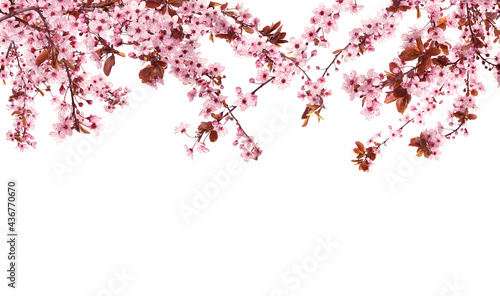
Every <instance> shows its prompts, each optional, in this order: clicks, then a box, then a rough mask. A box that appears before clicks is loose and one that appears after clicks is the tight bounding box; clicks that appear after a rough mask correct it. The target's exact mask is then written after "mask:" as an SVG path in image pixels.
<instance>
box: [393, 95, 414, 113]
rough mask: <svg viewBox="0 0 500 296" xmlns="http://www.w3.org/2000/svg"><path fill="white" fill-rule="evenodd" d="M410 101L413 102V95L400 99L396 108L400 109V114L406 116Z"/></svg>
mask: <svg viewBox="0 0 500 296" xmlns="http://www.w3.org/2000/svg"><path fill="white" fill-rule="evenodd" d="M410 101H411V95H406V96H405V97H404V98H399V99H398V100H397V101H396V108H397V109H398V112H399V113H401V114H404V113H405V111H406V108H408V104H410Z"/></svg>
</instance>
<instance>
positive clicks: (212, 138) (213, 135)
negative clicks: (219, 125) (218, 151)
mask: <svg viewBox="0 0 500 296" xmlns="http://www.w3.org/2000/svg"><path fill="white" fill-rule="evenodd" d="M218 138H219V135H218V134H217V132H216V131H211V132H210V142H212V143H213V142H215V141H217V139H218Z"/></svg>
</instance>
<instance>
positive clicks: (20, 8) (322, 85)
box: [0, 0, 500, 171]
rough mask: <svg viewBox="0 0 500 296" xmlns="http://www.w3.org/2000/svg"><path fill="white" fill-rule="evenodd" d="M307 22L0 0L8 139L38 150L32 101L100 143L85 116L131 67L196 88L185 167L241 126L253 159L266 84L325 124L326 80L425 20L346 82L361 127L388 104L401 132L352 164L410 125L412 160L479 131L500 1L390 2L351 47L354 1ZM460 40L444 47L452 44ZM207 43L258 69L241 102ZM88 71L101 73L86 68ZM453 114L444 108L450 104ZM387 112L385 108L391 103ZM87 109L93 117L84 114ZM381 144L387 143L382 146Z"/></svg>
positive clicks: (225, 9) (129, 3) (200, 9)
mask: <svg viewBox="0 0 500 296" xmlns="http://www.w3.org/2000/svg"><path fill="white" fill-rule="evenodd" d="M330 2H331V3H329V4H328V5H325V4H322V5H320V6H319V7H317V8H315V9H314V11H313V12H312V14H311V15H310V16H308V17H306V18H305V19H306V21H307V22H308V24H307V26H306V27H305V28H304V31H303V33H302V34H301V35H300V36H294V37H289V36H287V34H286V32H284V31H283V24H282V23H281V22H280V21H278V22H275V23H271V24H261V20H260V19H259V18H258V17H255V16H253V15H252V14H251V12H250V11H249V10H248V9H245V8H244V6H243V5H242V4H230V3H229V4H228V3H225V4H222V3H216V2H212V1H209V0H54V1H49V0H38V1H35V0H0V46H1V47H2V48H3V49H4V50H3V51H2V52H0V78H1V79H3V82H4V83H7V82H6V81H8V82H9V84H10V85H12V95H11V96H10V97H9V99H8V104H7V107H8V109H9V111H11V112H12V116H13V119H14V128H13V129H11V130H9V131H8V132H7V140H10V141H13V142H15V143H16V144H17V147H18V148H19V149H20V150H21V151H22V150H24V149H26V148H28V147H30V146H31V147H36V142H35V141H34V137H33V135H32V134H31V133H32V130H33V128H34V126H35V120H36V118H37V115H38V113H37V112H36V110H35V105H34V100H35V98H36V97H37V96H45V95H49V96H50V97H51V103H52V105H53V106H54V107H55V108H56V109H57V111H58V115H57V122H56V123H54V124H53V131H52V132H51V133H50V135H51V136H53V137H54V138H55V139H56V140H57V141H62V140H64V139H66V138H67V137H68V136H71V135H72V134H73V132H74V131H76V132H80V133H87V134H88V133H95V134H99V132H100V130H101V129H102V124H101V118H100V117H99V116H98V115H95V114H89V113H87V111H86V110H85V109H86V108H85V107H86V106H88V105H92V104H94V103H96V102H97V103H100V104H103V106H104V110H105V111H106V112H113V110H115V109H116V108H118V107H122V108H123V107H125V106H126V105H127V104H128V101H127V95H128V93H129V92H130V89H128V88H126V87H125V88H122V87H118V88H114V87H113V85H112V84H111V83H110V82H109V81H108V80H107V78H106V77H107V76H109V75H110V74H111V73H112V71H113V67H114V66H115V64H116V63H120V62H122V60H124V59H132V60H137V62H138V63H141V64H142V69H141V70H140V72H139V73H137V75H138V76H137V77H138V79H140V80H141V82H142V83H144V84H147V85H149V86H151V87H154V88H157V87H158V86H159V85H162V84H163V82H164V79H165V78H166V76H167V75H169V74H170V75H172V76H174V77H176V78H177V79H178V80H179V81H181V82H182V83H183V84H184V85H189V86H190V91H189V92H188V93H187V97H188V99H189V101H193V100H199V101H201V102H202V108H201V110H200V117H202V118H203V119H202V120H203V121H201V122H200V123H199V124H197V125H195V127H194V128H193V129H191V125H190V124H188V123H181V124H180V125H179V126H178V127H176V128H175V133H180V134H184V135H186V136H188V137H189V138H191V139H192V140H193V143H192V145H185V149H186V152H187V154H188V156H190V157H193V155H194V153H205V152H208V151H209V148H208V147H207V146H208V144H209V143H208V142H207V141H209V142H216V141H217V140H218V138H219V137H224V136H226V135H227V134H228V133H229V129H228V127H229V126H228V124H230V123H232V124H234V125H235V131H236V135H235V140H234V142H233V145H234V146H237V147H238V148H239V149H240V150H241V156H242V157H243V158H244V159H245V160H246V161H248V160H252V159H254V160H257V159H258V157H259V156H260V155H261V154H262V150H261V149H260V148H259V145H258V143H257V142H256V141H255V138H254V137H253V136H251V135H250V134H249V133H247V131H246V130H245V129H244V128H243V125H242V123H241V122H240V121H239V120H238V119H237V117H236V116H235V113H236V112H237V111H239V112H244V111H245V110H247V109H248V108H253V107H255V106H256V105H257V104H258V99H259V97H258V92H259V90H260V89H262V88H263V87H266V86H272V85H274V86H276V87H278V88H287V87H290V85H291V83H292V81H293V80H294V79H296V80H299V81H301V82H300V84H301V85H300V86H299V87H298V88H297V90H298V94H297V96H298V98H299V99H301V100H303V101H304V102H305V110H304V112H303V114H302V119H303V120H304V121H303V126H307V125H308V123H309V120H310V119H311V117H315V118H317V119H318V120H322V119H323V117H322V116H324V115H321V112H322V111H323V109H326V103H328V101H329V98H330V97H331V96H332V94H333V92H334V90H332V89H330V88H329V87H328V85H329V79H330V76H331V75H330V74H331V73H330V72H331V71H332V70H333V71H335V72H336V71H339V70H340V68H341V65H342V64H343V63H346V62H349V61H351V60H354V59H356V58H357V57H360V56H361V55H363V54H365V53H368V52H374V51H375V50H376V45H377V43H379V42H381V41H384V40H387V39H389V38H394V37H397V36H396V35H397V34H396V33H397V32H396V31H397V28H398V25H399V24H400V23H401V21H402V19H403V17H404V16H412V17H413V18H415V17H416V18H427V19H428V22H427V24H426V25H425V26H423V27H414V28H412V29H411V30H410V31H409V32H406V33H404V34H403V35H402V36H401V38H402V46H401V50H400V52H399V55H398V56H397V57H394V59H393V60H391V61H390V62H389V63H388V66H387V68H386V69H378V70H377V69H372V70H370V71H368V72H367V73H356V72H355V71H352V72H351V73H343V76H339V77H338V78H339V79H343V86H342V89H343V91H345V92H347V94H348V95H349V96H350V98H351V100H359V102H360V105H361V114H362V115H364V116H365V117H366V118H367V119H371V118H373V117H374V116H379V115H380V109H381V108H382V107H383V106H385V105H395V106H396V108H395V109H396V111H397V112H399V113H400V114H401V118H400V121H401V122H402V126H401V127H400V128H397V129H396V128H392V126H389V128H388V130H387V131H386V132H380V133H377V134H375V135H374V136H373V137H372V138H371V139H369V140H368V141H367V142H365V143H362V142H359V141H358V142H356V148H355V149H354V152H355V154H356V155H357V156H356V158H355V159H354V160H353V162H354V164H355V165H357V166H359V169H360V170H362V171H369V169H370V167H371V166H372V165H373V162H374V160H375V159H376V157H377V155H379V154H380V152H381V150H382V148H383V146H385V145H387V143H388V141H389V140H392V139H396V138H401V137H402V136H403V134H402V131H403V129H404V128H405V127H406V126H408V125H410V124H413V125H417V126H421V127H422V129H423V130H422V132H421V133H420V135H419V136H416V137H413V138H411V139H410V141H409V146H412V147H415V148H416V153H417V155H418V156H424V157H427V158H437V157H438V156H439V154H440V147H441V146H442V145H443V144H444V142H445V141H446V140H448V139H452V138H454V137H455V136H456V135H458V134H460V133H461V134H465V135H467V133H468V131H467V124H468V121H470V120H475V119H476V118H477V116H476V115H475V114H474V113H473V112H475V111H476V110H477V106H476V97H477V96H478V95H479V93H480V92H481V91H484V85H483V84H482V83H481V82H480V81H479V78H478V74H479V69H480V68H481V67H484V68H486V69H488V70H489V71H491V73H492V75H494V76H495V78H496V79H497V80H500V78H499V77H500V74H499V70H500V66H499V59H500V55H499V54H498V52H494V45H495V44H496V43H497V42H498V41H499V37H500V29H498V28H497V25H496V20H497V19H498V18H499V17H500V14H499V12H500V4H499V2H498V1H494V0H462V1H458V0H406V1H404V0H392V1H389V2H388V5H387V7H385V8H384V9H382V10H381V11H380V12H378V14H377V15H376V16H375V17H373V18H371V19H366V20H361V21H360V26H359V27H358V28H355V29H353V30H352V31H351V32H350V33H349V37H350V38H349V41H348V42H347V43H346V44H333V39H332V37H331V34H332V32H334V31H337V30H338V27H339V25H340V23H339V22H340V21H341V20H340V17H341V15H344V14H354V15H355V14H357V13H358V11H360V10H361V9H362V8H363V6H362V5H360V4H359V3H357V1H356V0H331V1H330ZM455 35H458V36H459V38H457V37H450V36H455ZM203 39H207V40H210V41H212V42H217V43H218V45H219V46H225V45H227V46H230V47H231V48H232V50H233V51H234V53H235V55H237V56H242V57H250V58H251V59H253V60H254V61H255V67H256V70H255V73H254V75H252V77H250V78H249V83H250V84H252V85H254V86H253V87H252V88H250V90H249V91H243V89H245V88H248V85H247V86H244V85H241V86H239V87H237V88H236V91H235V92H234V93H231V92H228V91H227V90H225V89H224V79H225V78H226V73H225V68H224V65H222V64H220V63H209V62H208V61H207V59H206V58H205V57H204V56H203V52H202V51H201V49H200V46H201V41H202V40H203ZM330 47H334V48H339V49H337V50H335V51H333V54H332V57H331V61H330V63H329V64H328V65H325V67H324V68H321V67H319V66H317V67H312V66H311V64H312V62H313V61H315V57H317V56H318V48H330ZM88 63H92V64H93V65H94V66H95V67H97V68H98V69H101V71H102V74H99V75H95V74H91V73H88V72H86V71H85V70H84V68H83V66H84V65H86V64H88ZM449 102H451V104H445V103H449ZM447 105H450V106H452V107H451V108H448V107H443V108H448V109H449V110H448V112H449V116H448V119H447V120H446V122H443V123H438V124H437V126H431V127H428V126H427V125H426V120H427V119H428V118H429V117H430V115H432V113H433V112H434V111H435V110H436V109H437V108H439V107H440V106H447ZM388 107H390V106H388ZM87 109H88V108H87ZM383 135H385V136H384V137H383Z"/></svg>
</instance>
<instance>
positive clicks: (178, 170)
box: [0, 0, 500, 296]
mask: <svg viewBox="0 0 500 296" xmlns="http://www.w3.org/2000/svg"><path fill="white" fill-rule="evenodd" d="M374 2H375V1H374ZM376 2H379V1H376ZM386 2H387V1H380V2H379V3H368V4H367V1H359V2H358V3H360V4H363V5H366V6H367V7H366V9H365V11H363V13H361V14H360V16H371V15H373V12H374V11H375V10H374V8H375V7H379V8H380V7H383V6H385V4H387V3H386ZM245 3H246V4H245V6H246V7H248V8H250V9H251V11H252V12H253V14H254V15H258V16H259V17H260V18H261V19H262V22H263V23H264V24H270V23H272V22H276V21H278V20H281V21H282V22H283V24H284V31H286V32H288V33H289V36H297V35H299V34H301V33H302V30H303V27H304V26H305V25H307V24H308V20H309V17H310V16H312V9H313V8H314V7H316V6H317V5H318V4H319V1H309V2H306V1H302V2H300V4H299V3H297V4H293V5H292V4H291V3H290V2H289V1H264V0H252V1H246V2H245ZM341 20H342V18H341ZM408 20H409V22H408V24H410V23H412V22H413V21H414V20H415V16H414V14H413V13H411V14H408ZM345 21H346V23H344V22H340V23H341V24H343V25H341V30H340V31H339V32H338V33H336V34H335V35H333V36H334V38H331V39H330V40H331V41H332V43H333V44H332V48H331V49H330V50H328V51H325V52H324V53H326V56H323V58H322V59H318V60H317V61H316V62H315V63H313V66H315V65H317V64H318V65H321V66H323V67H324V66H325V65H327V64H328V61H329V59H331V58H332V55H331V51H333V50H335V49H337V48H341V47H344V46H345V44H346V41H347V33H348V31H349V29H351V28H353V27H357V26H359V23H358V22H357V20H356V18H346V19H345ZM404 28H406V26H405V27H403V29H404ZM401 32H403V30H402V31H401ZM207 38H208V37H207ZM377 46H378V47H377V49H378V52H379V53H378V54H374V53H370V54H367V55H366V56H364V57H362V58H361V59H359V60H357V61H356V62H354V63H350V64H346V65H345V66H344V65H343V66H342V67H341V70H342V71H349V70H350V69H357V70H358V71H360V72H363V70H366V69H369V68H372V67H373V68H375V69H377V70H379V71H381V70H385V69H386V68H387V65H388V63H389V62H390V60H391V57H392V56H395V55H396V54H397V52H398V50H399V41H397V40H395V41H389V42H387V43H384V44H378V45H377ZM204 48H205V52H206V53H207V54H206V56H207V57H208V58H210V61H213V62H215V61H219V62H221V63H222V64H223V65H224V66H226V75H228V79H227V81H226V95H230V96H232V97H233V98H234V95H235V93H234V88H235V87H236V86H237V85H240V86H242V87H243V89H244V91H251V90H252V89H253V88H252V85H250V84H248V82H247V81H248V79H249V78H250V77H252V76H253V73H255V70H254V68H253V60H251V59H242V58H236V57H234V56H233V55H232V52H231V50H230V48H229V46H227V45H226V44H225V42H224V41H222V40H216V43H215V44H213V45H212V44H209V43H208V42H206V44H204ZM139 69H140V65H138V64H136V63H133V62H131V61H128V60H125V59H118V60H117V66H116V67H115V68H114V69H113V71H112V74H111V79H112V80H113V82H114V84H115V85H116V86H119V85H128V86H129V87H131V88H132V90H133V94H132V99H131V104H132V105H131V106H130V108H129V109H128V110H125V111H121V110H118V112H116V114H113V115H106V117H107V120H108V122H109V127H108V129H107V130H106V131H105V132H104V133H103V134H102V135H101V136H100V137H94V136H86V135H81V134H76V135H74V136H73V137H72V138H71V139H70V140H68V141H66V142H64V143H62V144H57V143H55V141H54V140H53V139H51V138H50V136H49V135H48V133H49V132H50V130H51V124H52V123H53V122H55V121H56V116H55V113H54V112H53V111H51V107H50V106H49V102H48V98H47V97H46V98H43V99H42V98H40V99H39V100H38V101H37V108H38V109H39V110H40V113H41V114H40V117H39V120H38V122H37V129H36V131H35V133H34V134H35V136H36V137H37V140H38V142H39V144H38V145H39V147H38V149H36V150H31V151H28V152H24V153H20V152H18V151H17V150H15V149H14V146H13V144H12V143H10V142H7V141H5V140H2V141H0V152H1V153H0V155H1V156H0V159H1V160H0V164H1V170H0V180H1V182H2V184H3V185H2V186H4V188H5V187H6V183H7V180H8V179H11V178H13V179H17V181H18V188H19V192H18V194H19V196H18V198H19V201H18V207H19V209H18V212H19V225H18V230H19V234H20V237H19V240H20V243H19V249H18V252H19V265H20V267H19V274H18V276H19V278H18V281H19V282H18V285H19V288H18V289H16V290H15V291H14V290H13V289H7V288H6V279H5V277H6V276H4V274H6V272H4V270H5V269H6V264H7V260H6V257H7V256H6V254H7V248H6V244H5V234H6V231H7V229H6V224H7V223H6V203H7V200H6V195H5V194H4V195H3V196H4V197H3V198H2V201H1V205H2V206H1V207H0V209H1V211H0V219H1V220H0V232H1V237H2V244H1V245H0V274H1V278H2V280H0V283H1V288H0V289H1V290H0V291H2V292H1V295H35V293H36V294H41V295H49V294H50V295H54V296H59V295H65V296H66V295H82V296H83V295H89V296H91V295H92V296H93V295H186V296H194V295H220V296H226V295H227V296H230V295H240V296H250V295H252V296H255V295H260V296H270V295H276V296H277V295H297V296H299V295H317V296H321V295H356V296H357V295H385V296H396V295H398V296H399V295H405V296H413V295H415V296H417V295H418V296H422V295H425V296H438V295H444V296H462V295H470V296H477V295H495V294H498V293H499V292H500V288H499V287H498V285H497V282H498V278H499V276H500V269H499V266H500V254H499V251H498V250H500V238H499V235H498V233H499V227H500V223H499V222H500V216H499V215H498V209H499V205H500V203H499V201H498V198H499V197H500V196H499V194H498V182H499V181H498V180H499V176H500V174H499V172H498V167H499V165H500V159H499V158H498V156H497V147H498V145H499V144H500V140H499V137H498V127H499V126H498V121H497V118H498V115H497V110H498V109H499V108H500V103H499V101H498V99H497V95H498V93H499V92H498V91H496V89H495V87H496V85H495V84H494V83H492V82H491V80H487V81H485V83H486V84H487V87H488V93H487V94H483V95H482V97H481V101H480V106H481V110H480V111H479V112H478V115H479V119H478V120H477V121H475V122H472V123H471V124H470V125H469V131H470V136H469V137H468V138H463V137H460V138H458V139H457V140H455V141H450V142H447V144H446V145H445V147H444V148H443V155H442V156H441V159H440V160H439V161H429V160H423V159H417V158H416V157H414V156H413V155H414V154H415V149H414V148H410V147H407V144H408V142H409V138H410V137H413V136H416V135H418V133H419V131H418V130H417V129H408V131H405V138H404V139H401V140H399V141H395V142H390V146H389V147H387V148H385V149H384V151H383V157H381V158H380V159H378V160H377V163H376V166H375V167H374V170H373V172H371V173H369V174H364V173H361V172H358V171H357V169H356V168H355V167H354V166H353V165H352V164H351V162H350V159H352V158H353V157H354V154H353V153H352V148H353V147H354V141H356V140H360V141H365V140H366V139H368V138H369V137H370V136H371V135H372V134H374V133H376V132H378V131H380V130H384V129H386V127H387V125H389V124H393V125H394V126H399V122H398V121H397V118H398V117H397V115H396V110H395V106H392V105H391V106H385V107H384V108H383V109H382V110H383V111H382V112H383V114H382V115H383V116H382V117H381V118H376V119H374V120H373V121H371V122H368V121H366V120H365V119H364V117H363V116H362V115H360V114H359V111H360V102H359V101H352V102H351V101H349V99H348V97H347V95H346V94H345V93H344V92H343V91H342V90H340V85H341V82H342V81H341V78H342V76H341V74H340V73H334V75H332V76H331V77H330V78H329V85H330V86H331V88H332V89H333V90H334V95H333V96H332V97H331V99H329V101H327V107H328V109H327V110H325V112H324V113H322V115H323V117H324V118H325V119H326V120H325V121H323V122H321V123H320V124H317V123H316V122H315V121H311V122H310V124H309V126H308V127H307V128H301V127H300V126H301V124H302V122H301V120H300V115H301V114H302V111H303V108H304V103H303V102H301V101H300V100H299V99H297V98H296V93H297V91H298V89H299V87H300V84H301V82H300V81H299V80H295V81H294V83H292V86H291V87H290V88H289V89H287V90H285V91H281V90H279V89H277V88H276V87H274V86H266V87H265V88H264V89H262V90H261V91H259V93H258V94H259V95H260V99H259V103H258V106H257V108H253V109H251V110H247V111H245V112H244V113H242V112H237V115H238V116H239V118H240V120H241V122H242V124H243V125H244V127H245V129H246V130H247V131H248V132H249V133H250V134H253V135H256V136H257V137H259V136H260V138H262V141H260V143H261V144H262V146H263V147H264V154H263V155H262V157H261V158H260V159H259V161H258V162H250V163H244V162H243V161H242V160H241V159H240V157H239V151H238V149H236V148H234V147H233V146H232V145H231V142H232V140H233V136H234V132H235V131H234V129H232V130H231V131H230V135H228V136H227V137H226V138H224V139H223V140H221V141H218V142H217V143H215V144H211V145H209V148H210V149H211V150H212V151H211V152H210V153H209V154H206V155H199V154H197V155H195V159H194V161H191V160H190V159H188V158H187V157H186V156H185V153H184V148H183V145H184V144H185V143H187V144H188V145H190V144H191V142H189V141H188V139H187V138H185V137H183V136H179V135H176V136H174V135H173V128H174V127H175V126H176V125H177V124H178V123H180V122H181V121H184V120H186V121H188V122H190V123H193V124H196V123H197V122H199V119H198V118H197V114H198V112H199V104H198V103H188V100H187V97H186V95H185V94H186V92H187V91H189V87H187V86H183V85H182V84H180V83H179V82H177V81H175V79H173V78H172V77H169V78H167V80H166V83H165V86H163V87H161V88H160V89H159V90H158V91H155V90H153V89H150V88H147V87H145V86H143V85H141V84H140V81H139V79H138V78H137V73H138V71H139ZM311 75H313V76H314V77H317V75H318V73H316V72H312V74H311ZM0 91H1V94H2V97H3V98H4V100H5V101H6V98H7V97H8V94H9V92H10V90H9V88H8V86H2V87H1V88H0ZM451 99H452V98H447V100H451ZM0 112H1V113H0V114H1V115H0V116H1V117H0V127H1V130H2V134H5V133H6V132H7V130H8V129H9V128H10V126H11V122H12V121H11V118H10V115H9V114H8V112H7V111H6V110H5V108H3V109H2V110H1V111H0ZM102 113H104V112H102ZM282 113H286V114H290V115H288V117H284V118H285V119H283V117H280V116H278V115H277V114H282ZM431 126H432V122H431ZM277 127H279V128H277ZM2 137H3V136H2ZM228 165H229V166H230V167H232V170H231V171H230V173H232V174H231V175H229V176H230V180H226V181H227V182H225V183H224V184H222V183H221V184H219V185H217V183H216V182H215V181H214V179H213V178H212V177H211V176H212V175H217V176H221V175H224V174H227V173H228V172H227V170H228V169H227V168H228ZM58 166H59V168H60V167H61V166H65V167H66V168H67V169H68V170H67V171H64V172H63V173H61V171H59V173H57V171H56V170H55V167H58ZM388 180H393V182H389V181H388ZM395 180H396V181H397V182H396V181H395ZM204 190H209V194H210V195H211V197H212V198H211V199H208V202H207V203H206V204H204V205H200V204H198V203H197V204H196V205H197V206H198V212H197V215H193V216H190V217H189V219H188V221H186V219H184V217H183V216H182V214H181V211H180V210H179V207H182V206H185V207H193V208H195V205H193V203H196V201H195V200H196V198H197V196H196V192H197V191H201V192H203V191H204ZM210 190H211V191H210ZM3 192H4V193H5V189H4V191H3ZM188 222H189V223H188ZM322 240H323V241H328V240H330V241H334V242H336V243H338V246H339V247H338V248H336V249H335V250H334V251H333V252H332V253H325V251H324V250H321V246H322V245H321V243H319V242H318V241H322ZM318 250H320V251H321V252H322V253H321V255H322V257H321V258H322V261H321V262H318V261H317V259H313V258H314V254H315V252H318ZM315 262H316V263H318V264H317V266H315V265H314V264H315ZM303 264H305V265H306V266H305V268H306V270H308V271H309V272H305V274H304V275H303V278H300V277H299V276H298V275H292V273H291V272H293V271H294V270H297V268H301V269H303V268H304V266H303ZM123 272H124V273H126V275H127V278H125V279H123V278H121V277H120V276H117V274H119V273H123ZM287 279H288V280H289V281H287ZM292 282H293V283H292ZM298 283H300V287H298ZM297 287H298V288H297Z"/></svg>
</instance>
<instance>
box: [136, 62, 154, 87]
mask: <svg viewBox="0 0 500 296" xmlns="http://www.w3.org/2000/svg"><path fill="white" fill-rule="evenodd" d="M155 71H156V69H155V67H154V66H152V65H148V66H146V67H145V68H144V69H142V70H141V71H140V72H139V78H140V79H141V80H142V83H146V82H148V81H150V80H151V79H153V76H154V75H155V74H156V73H155Z"/></svg>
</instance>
